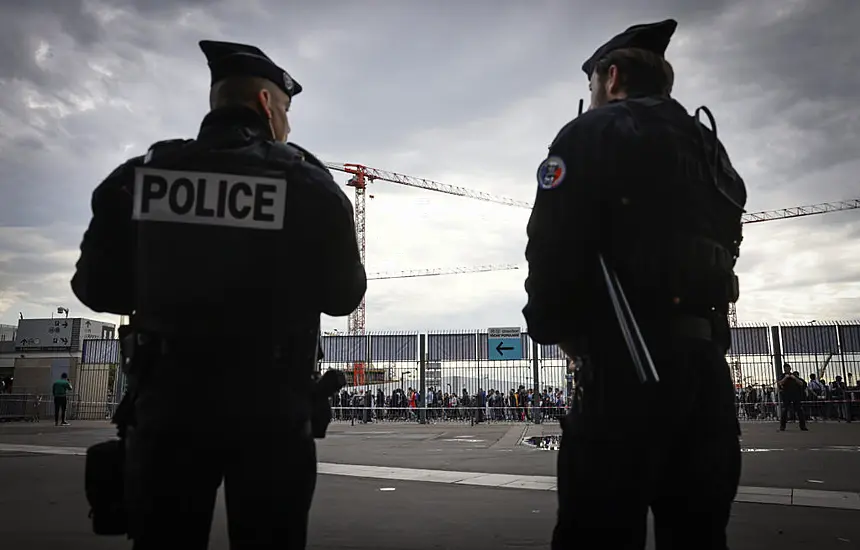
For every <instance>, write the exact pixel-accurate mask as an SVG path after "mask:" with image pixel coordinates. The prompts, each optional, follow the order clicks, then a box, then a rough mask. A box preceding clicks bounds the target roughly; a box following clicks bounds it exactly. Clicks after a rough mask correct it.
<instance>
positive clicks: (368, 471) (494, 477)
mask: <svg viewBox="0 0 860 550" xmlns="http://www.w3.org/2000/svg"><path fill="white" fill-rule="evenodd" d="M0 452H18V453H34V454H50V455H66V456H85V455H86V449H85V448H83V447H52V446H44V445H12V444H6V443H0ZM317 471H318V472H319V473H320V474H323V475H331V476H346V477H359V478H368V479H384V480H388V481H423V482H425V483H443V484H447V485H468V486H473V487H494V488H499V489H525V490H532V491H554V490H555V489H556V479H555V476H524V475H513V474H493V473H486V472H454V471H449V470H423V469H417V468H396V467H390V466H364V465H359V464H335V463H330V462H320V463H319V464H318V466H317ZM735 502H747V503H755V504H779V505H784V506H806V507H813V508H838V509H842V510H860V493H852V492H842V491H818V490H812V489H790V488H782V487H739V488H738V495H737V497H735Z"/></svg>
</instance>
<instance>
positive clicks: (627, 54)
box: [594, 48, 675, 97]
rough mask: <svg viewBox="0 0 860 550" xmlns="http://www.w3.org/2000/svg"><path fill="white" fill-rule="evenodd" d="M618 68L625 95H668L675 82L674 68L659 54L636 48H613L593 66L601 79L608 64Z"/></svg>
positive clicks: (604, 75)
mask: <svg viewBox="0 0 860 550" xmlns="http://www.w3.org/2000/svg"><path fill="white" fill-rule="evenodd" d="M612 65H615V66H616V67H617V68H618V78H619V85H620V87H621V89H623V90H624V91H625V92H626V93H627V94H628V95H631V96H633V95H657V96H664V97H668V96H669V95H671V93H672V86H673V84H674V83H675V71H674V70H673V69H672V65H670V64H669V62H668V61H666V60H665V59H663V57H661V56H659V55H657V54H655V53H654V52H650V51H648V50H642V49H639V48H623V49H620V50H613V51H611V52H609V54H608V55H607V56H606V57H604V58H602V59H601V60H600V61H598V62H597V66H596V67H595V68H594V70H595V72H596V73H597V76H598V77H599V78H600V79H601V80H603V79H605V78H606V77H607V75H608V74H609V67H611V66H612Z"/></svg>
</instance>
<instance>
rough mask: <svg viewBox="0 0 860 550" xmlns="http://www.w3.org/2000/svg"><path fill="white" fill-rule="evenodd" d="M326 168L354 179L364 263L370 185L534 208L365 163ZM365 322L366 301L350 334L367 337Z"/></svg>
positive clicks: (351, 181)
mask: <svg viewBox="0 0 860 550" xmlns="http://www.w3.org/2000/svg"><path fill="white" fill-rule="evenodd" d="M325 165H326V166H327V167H328V168H329V169H330V170H336V171H338V172H344V173H347V174H350V175H351V176H352V177H351V178H350V179H349V181H348V182H347V183H346V184H347V185H348V186H349V187H355V233H356V237H357V239H358V250H359V253H360V255H361V262H362V263H365V253H366V249H367V226H366V213H365V212H366V210H365V195H366V190H367V184H368V183H371V182H373V181H376V180H379V181H387V182H389V183H396V184H398V185H405V186H407V187H416V188H418V189H427V190H428V191H436V192H437V193H445V194H446V195H455V196H458V197H467V198H470V199H476V200H481V201H486V202H494V203H498V204H503V205H505V206H517V207H520V208H531V204H530V203H528V202H525V201H518V200H514V199H509V198H506V197H497V196H494V195H490V194H489V193H484V192H481V191H472V190H471V189H465V188H463V187H456V186H453V185H447V184H444V183H439V182H436V181H432V180H428V179H423V178H415V177H412V176H407V175H405V174H398V173H397V172H389V171H387V170H380V169H378V168H369V167H367V166H364V165H362V164H339V163H335V162H326V163H325ZM481 271H488V270H481ZM464 273H466V272H464ZM418 276H420V275H418ZM365 320H366V305H365V301H364V299H362V300H361V304H359V306H358V308H357V309H356V310H355V312H354V313H353V314H352V315H350V316H349V324H348V330H349V332H350V333H352V334H364V332H365Z"/></svg>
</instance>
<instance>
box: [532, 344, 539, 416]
mask: <svg viewBox="0 0 860 550" xmlns="http://www.w3.org/2000/svg"><path fill="white" fill-rule="evenodd" d="M538 349H539V346H538V343H537V342H535V341H534V340H532V382H533V383H534V388H535V389H534V397H532V399H533V401H532V407H533V408H534V409H535V410H534V411H532V418H534V421H535V424H540V423H541V408H540V407H535V406H534V405H536V404H537V403H538V401H539V399H540V359H538Z"/></svg>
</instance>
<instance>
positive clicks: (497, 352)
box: [487, 327, 523, 361]
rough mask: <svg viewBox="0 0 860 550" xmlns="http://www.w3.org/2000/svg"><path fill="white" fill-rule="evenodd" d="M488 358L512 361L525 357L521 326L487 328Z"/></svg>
mask: <svg viewBox="0 0 860 550" xmlns="http://www.w3.org/2000/svg"><path fill="white" fill-rule="evenodd" d="M487 358H488V359H489V360H490V361H511V360H518V359H522V358H523V339H522V330H521V329H520V327H499V328H491V329H487Z"/></svg>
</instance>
